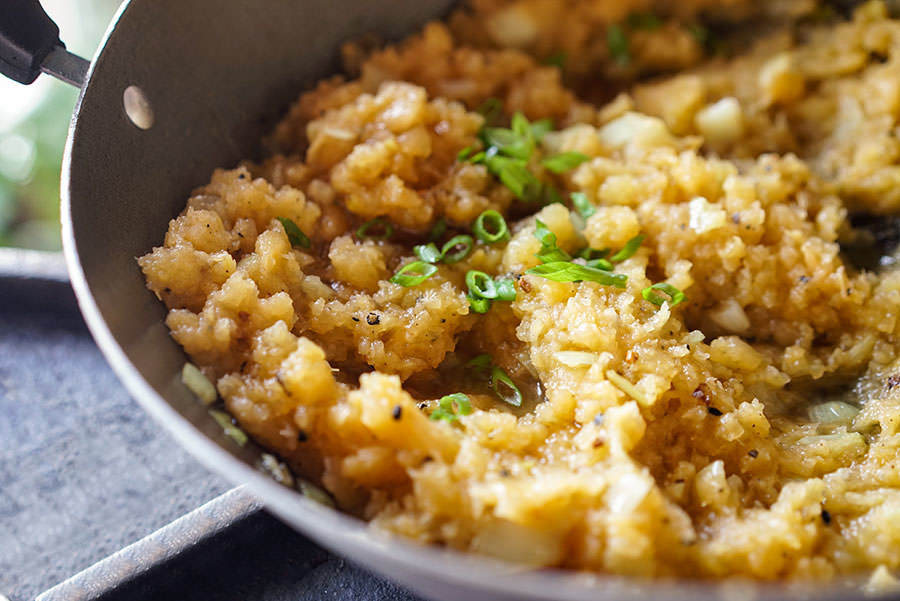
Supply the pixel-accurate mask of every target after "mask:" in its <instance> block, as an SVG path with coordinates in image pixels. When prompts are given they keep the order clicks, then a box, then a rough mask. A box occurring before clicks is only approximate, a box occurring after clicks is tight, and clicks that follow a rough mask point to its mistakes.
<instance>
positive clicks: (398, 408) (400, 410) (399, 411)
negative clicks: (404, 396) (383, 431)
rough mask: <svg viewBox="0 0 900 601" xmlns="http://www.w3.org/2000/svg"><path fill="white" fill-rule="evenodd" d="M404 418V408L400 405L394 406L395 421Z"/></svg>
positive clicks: (392, 415) (392, 413)
mask: <svg viewBox="0 0 900 601" xmlns="http://www.w3.org/2000/svg"><path fill="white" fill-rule="evenodd" d="M402 416H403V407H401V406H400V405H394V409H393V410H392V411H391V417H393V418H394V419H400V418H401V417H402Z"/></svg>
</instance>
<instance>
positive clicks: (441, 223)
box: [428, 217, 447, 242]
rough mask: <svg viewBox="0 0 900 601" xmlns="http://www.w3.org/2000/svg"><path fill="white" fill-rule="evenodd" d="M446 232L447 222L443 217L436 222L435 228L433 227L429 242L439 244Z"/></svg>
mask: <svg viewBox="0 0 900 601" xmlns="http://www.w3.org/2000/svg"><path fill="white" fill-rule="evenodd" d="M446 231H447V220H446V219H444V218H443V217H441V218H440V219H438V220H437V221H435V222H434V225H433V226H431V231H430V232H428V240H429V241H431V242H437V241H438V240H440V239H441V236H443V235H444V233H445V232H446Z"/></svg>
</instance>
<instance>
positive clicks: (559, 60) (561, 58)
mask: <svg viewBox="0 0 900 601" xmlns="http://www.w3.org/2000/svg"><path fill="white" fill-rule="evenodd" d="M568 58H569V55H568V54H566V53H565V52H562V51H560V52H556V53H554V54H551V55H550V56H548V57H547V58H545V59H544V64H545V65H547V66H550V67H559V68H560V69H564V68H565V66H566V60H568Z"/></svg>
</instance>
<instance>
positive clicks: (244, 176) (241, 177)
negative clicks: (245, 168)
mask: <svg viewBox="0 0 900 601" xmlns="http://www.w3.org/2000/svg"><path fill="white" fill-rule="evenodd" d="M246 177H247V176H246V175H244V174H243V173H241V174H240V175H238V179H246Z"/></svg>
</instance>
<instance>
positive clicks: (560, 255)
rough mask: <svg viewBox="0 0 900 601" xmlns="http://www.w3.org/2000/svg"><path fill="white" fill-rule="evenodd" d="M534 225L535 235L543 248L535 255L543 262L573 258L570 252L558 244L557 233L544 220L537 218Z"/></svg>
mask: <svg viewBox="0 0 900 601" xmlns="http://www.w3.org/2000/svg"><path fill="white" fill-rule="evenodd" d="M534 225H535V227H534V237H535V238H537V239H538V242H540V243H541V250H540V252H538V253H537V254H536V255H535V256H536V257H537V258H538V259H540V261H541V263H554V262H557V261H570V260H571V259H572V257H571V256H569V253H567V252H566V251H564V250H562V249H561V248H559V246H557V244H556V234H554V233H553V232H551V231H550V229H549V228H548V227H547V225H546V224H545V223H544V222H543V221H541V220H540V219H535V220H534Z"/></svg>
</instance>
